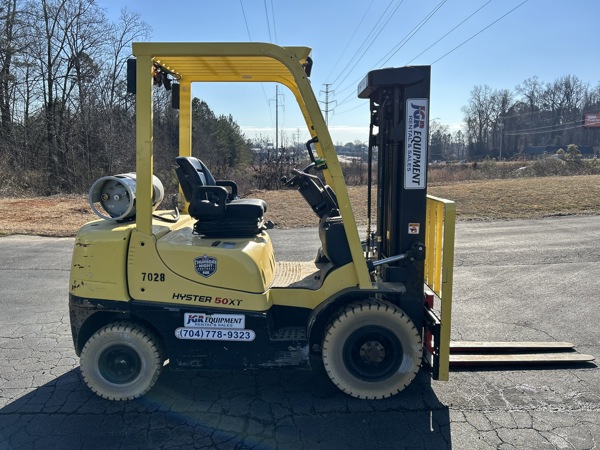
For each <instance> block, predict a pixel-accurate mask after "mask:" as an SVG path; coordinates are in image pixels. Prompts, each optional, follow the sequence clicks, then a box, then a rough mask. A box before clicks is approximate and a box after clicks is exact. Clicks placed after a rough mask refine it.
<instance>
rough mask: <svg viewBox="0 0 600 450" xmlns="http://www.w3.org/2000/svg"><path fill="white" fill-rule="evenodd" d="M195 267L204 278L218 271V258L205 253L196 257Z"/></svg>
mask: <svg viewBox="0 0 600 450" xmlns="http://www.w3.org/2000/svg"><path fill="white" fill-rule="evenodd" d="M194 269H196V273H197V274H198V275H200V276H203V277H204V278H208V277H210V276H211V275H213V274H214V273H215V272H216V271H217V258H214V257H212V256H208V255H204V256H198V257H197V258H196V259H194Z"/></svg>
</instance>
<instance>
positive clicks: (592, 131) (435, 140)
mask: <svg viewBox="0 0 600 450" xmlns="http://www.w3.org/2000/svg"><path fill="white" fill-rule="evenodd" d="M463 113H464V131H458V132H456V133H455V134H454V135H453V134H452V133H449V131H448V127H444V126H443V125H441V124H437V123H433V124H432V127H431V156H432V159H474V160H477V159H484V158H486V157H492V158H500V157H501V158H502V159H505V158H510V157H512V156H514V155H517V154H519V153H522V152H523V150H524V149H526V148H527V147H532V146H557V147H564V148H565V150H566V148H567V145H568V144H573V143H574V144H577V145H579V146H580V147H581V146H598V145H600V128H586V127H585V126H584V116H585V114H593V113H600V84H598V85H596V86H595V87H592V86H590V84H589V83H586V82H584V81H582V80H581V79H580V78H578V77H577V76H575V75H565V76H561V77H559V78H557V79H555V80H554V81H552V82H544V81H541V80H540V79H539V78H538V77H537V76H534V77H531V78H528V79H526V80H525V81H523V82H522V83H520V84H519V85H517V86H516V87H515V88H514V89H513V90H509V89H492V88H491V87H490V86H488V85H479V86H475V87H474V88H473V90H472V91H471V94H470V98H469V100H468V103H467V105H465V106H464V107H463Z"/></svg>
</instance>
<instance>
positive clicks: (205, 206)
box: [188, 186, 228, 220]
mask: <svg viewBox="0 0 600 450" xmlns="http://www.w3.org/2000/svg"><path fill="white" fill-rule="evenodd" d="M227 195H228V194H227V189H225V188H224V187H221V186H198V187H196V188H195V189H194V193H193V195H192V201H191V202H190V206H189V208H188V211H189V213H190V216H192V217H193V218H195V219H199V220H214V219H219V218H221V217H223V216H225V207H226V204H227Z"/></svg>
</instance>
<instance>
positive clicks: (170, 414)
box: [0, 368, 451, 449]
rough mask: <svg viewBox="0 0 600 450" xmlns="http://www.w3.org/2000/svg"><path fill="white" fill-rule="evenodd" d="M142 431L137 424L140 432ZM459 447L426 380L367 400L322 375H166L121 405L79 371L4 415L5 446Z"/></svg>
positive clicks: (0, 442) (0, 414) (0, 413)
mask: <svg viewBox="0 0 600 450" xmlns="http://www.w3.org/2000/svg"><path fill="white" fill-rule="evenodd" d="M133 424H135V425H133ZM42 442H43V447H45V448H63V449H69V448H81V447H82V446H84V447H85V448H96V447H95V446H94V445H96V446H97V448H117V447H120V448H156V447H163V446H178V445H196V446H200V447H204V448H216V449H219V448H228V449H230V448H240V449H243V448H259V449H263V448H265V449H268V448H292V447H294V446H302V447H303V448H311V447H313V448H317V447H318V448H323V449H329V448H331V449H337V448H346V449H364V448H373V445H374V443H376V444H377V446H378V447H379V448H404V447H415V448H436V449H444V448H451V429H450V419H449V411H448V407H447V406H445V405H443V404H441V403H440V402H439V400H438V399H437V397H436V395H435V393H434V392H433V390H432V389H431V386H430V383H429V376H428V375H427V374H424V373H422V374H419V375H418V376H417V378H416V379H415V381H414V382H413V383H412V384H411V385H410V386H408V387H407V389H406V390H405V391H404V395H402V396H395V397H392V398H388V399H384V400H378V401H375V400H367V401H365V400H359V399H355V398H352V397H349V396H346V395H344V394H343V393H342V392H340V391H339V390H338V389H337V388H336V387H335V386H334V385H333V383H331V381H329V379H328V378H327V377H326V376H323V374H319V373H318V371H309V370H298V369H293V368H288V369H282V370H277V371H275V370H269V369H258V370H249V371H239V370H228V371H220V370H216V371H215V370H211V371H200V372H195V371H194V372H192V371H177V370H165V371H164V372H163V374H162V376H161V378H160V379H159V380H158V382H157V383H156V385H155V388H154V389H152V391H151V392H149V393H148V394H147V395H145V396H144V397H140V398H138V399H135V400H132V401H130V402H118V403H116V402H111V401H109V400H105V399H102V398H100V397H98V396H96V395H94V394H93V393H92V392H91V391H90V390H89V389H87V388H86V387H85V384H84V382H83V380H82V377H81V374H80V371H79V368H74V369H73V370H71V371H69V372H67V373H65V374H64V375H61V376H60V377H58V378H56V379H55V380H53V381H51V382H49V383H47V384H45V385H43V386H40V387H39V388H37V389H35V390H33V391H31V392H29V393H28V394H26V395H24V396H22V397H20V398H18V399H17V400H15V401H13V402H12V403H10V404H8V405H6V406H5V407H3V408H1V409H0V448H33V447H37V446H42V445H41V444H42Z"/></svg>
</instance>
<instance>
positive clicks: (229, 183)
mask: <svg viewBox="0 0 600 450" xmlns="http://www.w3.org/2000/svg"><path fill="white" fill-rule="evenodd" d="M216 183H217V186H223V187H228V188H230V189H231V192H230V193H229V195H228V196H227V201H231V200H235V199H236V198H238V187H237V184H236V183H235V181H231V180H217V181H216Z"/></svg>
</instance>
